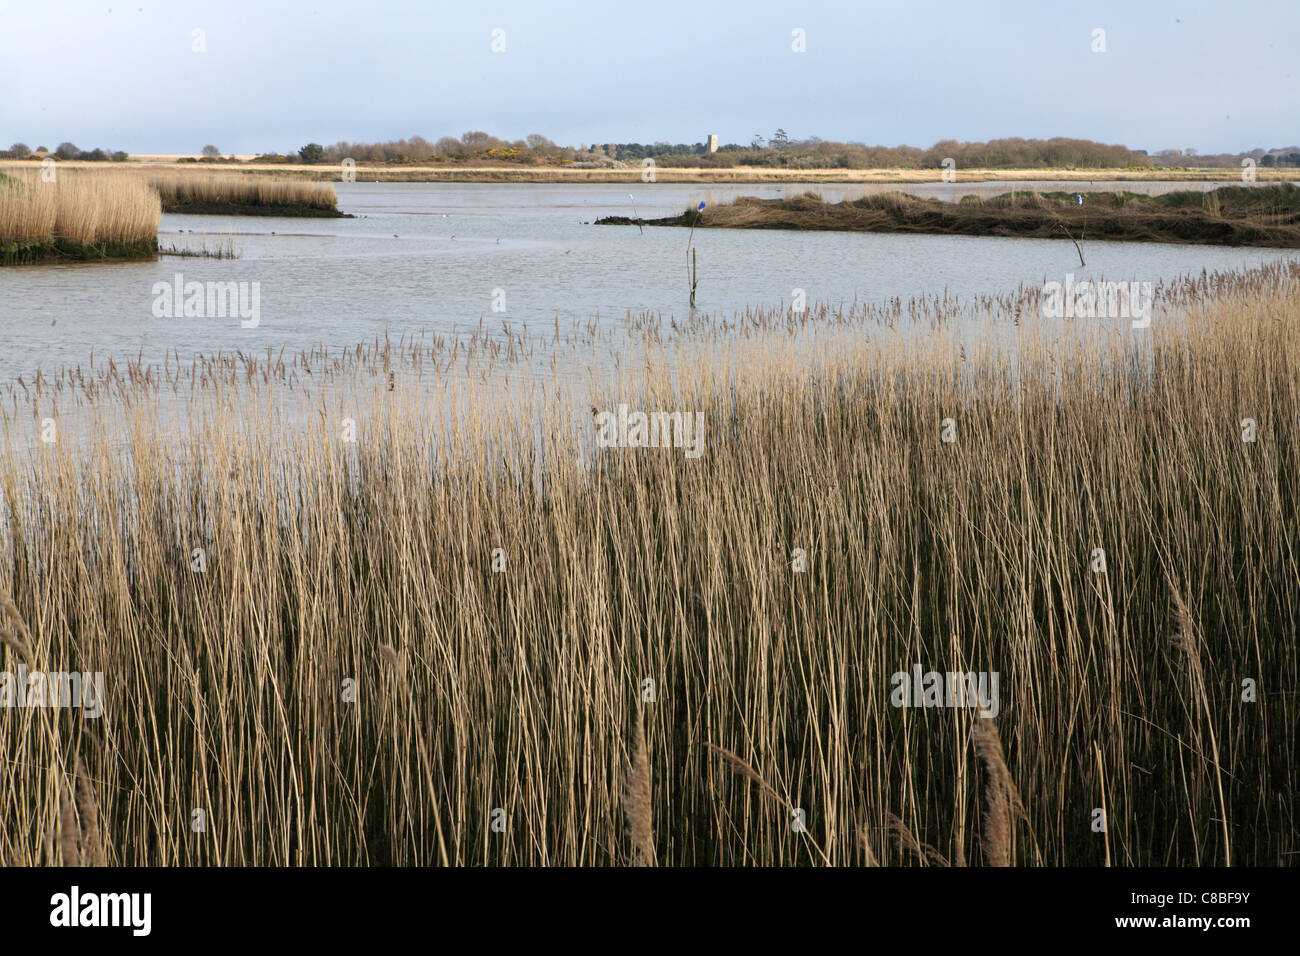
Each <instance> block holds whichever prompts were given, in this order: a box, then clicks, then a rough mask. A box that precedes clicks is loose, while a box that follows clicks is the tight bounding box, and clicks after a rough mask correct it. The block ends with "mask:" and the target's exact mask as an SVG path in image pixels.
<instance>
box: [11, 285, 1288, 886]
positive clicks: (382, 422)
mask: <svg viewBox="0 0 1300 956" xmlns="http://www.w3.org/2000/svg"><path fill="white" fill-rule="evenodd" d="M1298 298H1300V266H1296V265H1294V264H1292V265H1275V266H1270V267H1266V268H1263V269H1260V270H1256V271H1253V272H1249V273H1241V274H1227V275H1216V276H1203V277H1200V278H1197V279H1195V280H1189V281H1186V282H1182V283H1178V284H1175V285H1173V286H1167V287H1164V288H1163V289H1162V290H1161V292H1160V298H1159V312H1158V314H1157V318H1156V320H1155V321H1154V322H1153V323H1152V326H1151V328H1150V329H1148V330H1145V331H1141V330H1128V329H1124V330H1121V331H1119V332H1116V333H1114V334H1112V333H1110V332H1103V331H1102V330H1098V329H1096V328H1095V327H1093V326H1091V325H1088V324H1086V323H1083V322H1078V323H1074V324H1071V323H1065V324H1061V325H1056V326H1045V325H1043V324H1041V323H1039V322H1038V321H1037V320H1035V319H1033V318H1032V317H1033V316H1034V315H1035V309H1034V308H1033V306H1034V298H1033V296H1032V295H1031V294H1030V293H1029V292H1026V291H1024V290H1022V291H1021V292H1019V293H1016V294H1013V295H1010V296H1007V297H1003V298H1001V299H999V300H997V301H989V302H987V303H986V306H987V312H986V314H985V315H984V316H983V318H984V319H985V321H986V322H987V328H986V331H985V332H984V333H983V334H982V335H980V336H975V337H972V336H971V335H970V333H969V331H963V329H962V328H960V327H959V323H958V322H957V321H956V320H957V319H958V318H961V316H959V315H957V314H955V313H954V312H953V311H952V310H953V307H952V306H951V304H950V303H949V302H945V304H944V305H941V306H930V305H926V306H922V307H921V311H920V312H919V313H917V312H915V310H914V311H913V315H912V317H913V318H920V319H922V320H923V321H924V322H925V326H926V327H925V328H924V329H923V334H919V335H918V334H912V333H908V332H906V331H905V326H906V325H907V323H905V322H896V321H895V319H894V318H893V317H891V316H890V315H888V314H874V315H873V317H872V321H861V315H859V316H858V318H857V319H855V318H854V317H853V316H852V315H846V314H845V313H840V312H836V311H835V310H827V309H819V310H814V311H813V313H812V318H808V317H807V316H803V317H796V316H794V315H792V314H791V313H781V312H771V311H755V312H754V313H752V314H751V315H750V316H748V317H746V318H745V319H744V320H743V321H741V322H740V323H739V324H737V323H730V324H728V325H726V326H709V325H708V324H707V323H697V324H695V325H693V326H692V327H691V328H689V329H685V330H682V329H679V330H678V331H677V332H672V333H670V332H668V331H667V330H666V329H665V328H664V327H663V325H662V324H661V323H659V322H657V321H653V320H647V321H641V322H637V323H633V324H632V330H633V331H632V335H633V337H634V338H636V339H637V341H638V342H639V344H640V348H641V351H640V352H639V353H638V354H637V358H636V361H635V363H633V364H635V365H636V367H637V371H636V372H625V373H620V374H618V375H615V376H603V375H593V376H592V378H591V379H590V380H583V381H582V382H579V383H573V382H570V383H568V384H567V385H564V384H563V383H561V382H559V381H558V380H554V381H553V380H550V379H548V378H545V377H542V378H538V379H523V380H520V379H519V378H518V375H517V374H516V377H515V379H514V381H516V382H517V383H520V382H522V383H523V384H518V387H517V388H515V389H512V390H511V391H510V392H509V395H510V400H509V401H503V400H502V398H501V396H502V395H503V393H505V392H506V390H505V388H504V387H503V376H505V375H507V374H512V373H511V371H510V370H511V367H512V363H513V364H518V361H519V360H518V359H517V358H512V356H517V355H520V354H531V353H530V352H529V350H528V348H525V347H524V346H523V345H521V344H520V343H518V342H515V341H510V342H498V343H495V344H494V345H493V346H492V347H488V345H487V344H486V341H487V340H486V339H482V340H480V343H479V344H480V346H481V349H480V351H479V352H478V353H476V356H477V357H475V358H474V359H473V361H471V355H470V351H469V350H467V348H466V346H465V345H464V343H462V342H460V341H451V340H447V341H440V342H437V343H435V344H434V345H432V346H430V345H427V344H422V345H420V346H418V347H399V348H398V349H396V350H394V349H393V348H391V346H389V345H387V344H385V345H384V346H382V347H377V348H366V349H364V350H363V349H362V348H361V347H358V349H356V350H355V351H353V352H349V353H347V354H346V355H339V354H337V353H332V354H330V355H326V354H321V353H310V354H302V355H299V356H294V357H290V358H289V359H288V360H287V361H286V359H285V357H284V356H283V355H281V356H275V355H272V354H268V355H267V356H266V357H265V360H264V361H263V360H261V359H258V358H256V357H251V356H247V355H240V356H226V357H214V358H213V359H211V360H210V361H208V362H206V363H203V364H202V365H200V364H199V363H197V362H195V363H184V364H180V363H175V364H173V363H171V362H170V361H169V363H168V364H167V365H166V366H165V367H164V368H161V369H158V368H145V367H141V366H139V365H135V364H126V365H124V366H118V365H116V364H111V365H109V366H107V367H105V366H104V365H103V363H102V362H101V363H100V365H99V366H98V367H96V368H93V369H92V370H91V373H90V374H89V375H86V374H84V372H83V370H81V369H78V370H77V371H76V372H75V373H65V374H60V375H58V376H56V377H55V378H54V379H53V380H50V379H44V380H40V381H38V383H37V384H36V385H28V384H24V385H23V386H22V388H21V389H20V390H19V389H15V388H12V387H11V388H8V389H7V390H6V391H5V392H4V393H3V398H4V401H3V404H2V405H0V409H3V411H2V412H0V425H2V427H3V432H2V434H3V442H4V444H3V449H0V492H2V493H3V502H4V510H3V525H2V526H0V594H8V595H12V605H4V606H5V607H10V606H11V607H12V609H13V610H12V612H8V611H7V612H6V616H5V618H4V620H5V622H6V625H5V627H4V628H3V629H0V635H3V636H4V640H3V642H0V643H3V644H4V647H5V650H4V651H3V652H2V653H3V654H4V655H5V657H4V660H5V662H6V666H7V667H8V669H9V670H11V671H12V670H13V669H14V668H15V667H16V666H17V662H18V661H19V660H20V659H21V658H22V657H23V655H28V656H30V658H31V659H32V660H33V661H34V662H35V663H36V665H37V666H39V667H41V668H44V669H49V670H72V669H78V670H87V671H95V670H100V671H103V672H104V674H105V690H106V698H107V699H106V702H105V713H104V716H103V717H102V718H100V719H98V720H94V719H89V718H84V717H81V716H77V715H76V714H74V713H70V712H68V711H53V710H32V709H17V708H15V709H6V708H0V807H3V813H4V819H5V827H4V828H3V829H2V830H0V861H3V862H9V863H19V864H38V863H49V862H57V861H58V860H59V859H63V858H67V856H68V855H70V854H72V853H74V852H76V853H78V854H80V855H82V856H84V855H86V850H85V846H86V834H87V833H90V832H92V831H90V830H88V828H87V821H86V820H84V819H71V818H69V819H68V820H67V821H66V823H65V825H64V826H63V827H62V829H61V827H60V818H61V815H68V816H69V817H71V816H74V815H75V816H77V817H84V816H87V815H89V816H92V817H98V819H97V820H95V821H94V822H95V824H96V826H95V829H94V830H93V832H94V833H95V834H96V836H95V840H97V841H102V844H103V847H104V849H103V852H104V853H106V855H107V858H108V862H110V863H112V864H156V865H163V864H166V865H172V864H198V865H216V864H221V865H240V864H243V865H248V864H321V865H336V864H399V865H408V864H441V863H444V862H445V863H451V864H488V865H498V864H573V865H605V864H623V863H630V862H646V863H655V862H657V863H659V864H661V865H682V864H809V865H821V864H824V863H831V864H836V865H840V864H874V863H880V864H882V865H899V864H915V863H921V864H926V863H931V864H934V863H949V862H952V863H957V864H960V863H963V862H966V861H971V862H975V861H979V860H981V859H983V860H984V861H985V862H986V863H992V864H996V865H1001V864H1013V865H1014V864H1026V863H1042V864H1049V865H1056V864H1093V865H1100V864H1103V863H1110V862H1113V863H1116V864H1120V865H1164V864H1174V865H1186V864H1200V865H1215V864H1227V863H1229V862H1231V863H1232V864H1234V865H1239V864H1261V865H1276V864H1284V863H1288V862H1294V860H1295V854H1296V853H1297V852H1300V839H1298V838H1297V820H1296V816H1295V814H1296V807H1297V802H1296V796H1297V792H1296V781H1297V779H1300V775H1298V774H1297V769H1298V768H1297V756H1296V755H1297V752H1300V751H1298V748H1297V727H1300V719H1298V718H1300V707H1298V702H1297V696H1296V687H1297V686H1298V684H1300V656H1298V654H1297V646H1296V639H1295V634H1296V623H1297V620H1298V619H1300V564H1298V563H1297V559H1296V555H1295V553H1294V543H1295V542H1296V541H1300V518H1298V517H1297V515H1298V514H1300V509H1297V500H1296V499H1297V493H1296V492H1297V488H1296V476H1297V475H1300V451H1298V449H1300V445H1298V443H1297V438H1298V437H1300V426H1298V425H1297V423H1298V422H1300V332H1298V331H1297V326H1296V324H1295V310H1294V302H1296V301H1297V299H1298ZM914 305H915V304H914ZM894 315H895V316H897V313H894ZM901 318H902V319H906V318H907V314H906V311H904V314H903V315H902V316H901ZM876 319H879V320H880V322H879V323H877V322H876V321H875V320H876ZM892 325H897V326H898V328H892V327H891V326H892ZM961 325H963V326H964V325H966V323H961ZM556 336H557V337H558V336H559V330H558V327H557V330H556ZM484 357H486V358H488V359H490V361H492V362H495V363H497V365H496V369H495V371H490V370H488V369H487V368H486V367H485V366H486V364H487V363H486V362H481V361H480V359H482V358H484ZM528 382H532V383H533V386H534V387H525V386H526V383H528ZM290 386H292V389H291V388H290ZM619 402H628V403H629V404H631V405H632V407H634V408H645V409H669V410H672V409H681V410H684V411H685V410H690V411H701V412H703V413H704V416H705V421H706V423H707V431H706V438H707V442H706V445H707V447H706V450H705V452H704V454H703V456H702V457H700V458H698V459H687V458H686V457H685V456H684V455H683V454H682V452H681V451H680V450H668V449H619V448H597V447H594V444H593V426H592V424H591V421H590V412H589V411H588V409H589V408H591V407H596V408H612V407H614V406H615V405H616V404H617V403H619ZM575 409H580V411H578V412H576V413H575ZM45 418H51V419H54V420H55V421H56V422H58V423H60V425H61V426H63V430H62V431H61V432H60V434H61V435H63V436H64V437H62V438H60V440H59V441H58V442H57V443H54V444H42V443H41V442H40V441H39V439H38V438H37V434H38V431H39V428H40V426H41V424H42V420H43V419H45ZM945 418H951V419H953V420H954V422H955V423H956V440H955V441H953V442H945V441H943V440H941V434H942V429H941V425H940V423H941V421H942V420H943V419H945ZM1245 418H1251V419H1253V420H1254V421H1255V423H1256V424H1257V434H1256V438H1257V440H1256V441H1253V442H1244V441H1243V440H1242V435H1243V432H1242V425H1241V421H1242V419H1245ZM74 419H77V420H78V423H79V425H80V431H79V432H78V434H80V435H81V436H84V437H83V438H82V439H76V440H74V438H73V437H72V435H73V424H74ZM345 419H352V420H353V421H354V422H355V424H356V426H357V432H356V441H355V442H349V441H346V440H344V438H345V435H346V432H345V431H344V428H345V427H346V423H345ZM199 548H201V549H203V554H204V555H205V564H204V569H203V570H195V567H196V565H195V561H196V558H195V553H196V549H199ZM496 549H500V551H499V552H498V553H495V554H494V551H495V550H496ZM794 549H802V550H803V551H804V552H806V558H807V568H806V570H804V571H797V570H795V568H794V567H792V563H793V562H792V552H793V551H794ZM1096 549H1104V551H1105V560H1106V565H1105V570H1104V571H1102V572H1098V571H1095V570H1093V565H1094V561H1093V556H1094V554H1095V551H1096ZM502 560H504V564H501V561H502ZM494 568H503V570H494ZM15 622H16V623H15ZM1175 635H1177V639H1174V638H1175ZM19 645H21V647H22V650H19V649H16V648H17V647H18V646H19ZM918 664H919V665H921V666H923V667H924V668H925V669H927V670H928V669H935V670H961V671H997V672H999V673H1000V675H1001V713H1000V715H999V716H998V718H997V728H996V730H994V728H993V727H992V726H990V725H988V724H987V723H986V722H984V721H982V720H981V718H980V717H979V716H978V715H977V712H976V711H974V710H970V709H965V708H956V709H909V708H896V707H893V706H891V704H890V700H889V698H890V691H891V681H890V676H891V674H893V673H894V672H897V671H908V670H909V669H910V668H911V667H913V666H914V665H918ZM1247 679H1249V680H1253V681H1255V682H1256V683H1257V685H1258V697H1257V699H1255V700H1254V701H1253V702H1249V701H1247V700H1244V699H1243V681H1245V680H1247ZM647 681H649V682H650V683H647ZM78 761H80V763H81V766H82V768H83V770H82V772H81V773H80V774H79V773H78V770H77V767H78ZM83 777H84V778H85V779H86V781H87V783H88V786H89V787H91V788H93V794H94V797H95V799H94V800H86V801H83V802H82V803H81V804H78V803H77V801H74V800H72V799H71V794H72V793H74V791H75V787H76V785H77V781H79V780H81V779H82V778H83ZM1099 808H1102V809H1104V810H1105V827H1104V829H1101V830H1099V829H1096V827H1095V822H1096V820H1097V815H1096V812H1095V811H1096V810H1097V809H1099ZM196 810H202V811H203V816H204V818H205V822H206V826H205V829H204V830H203V832H195V831H194V829H193V828H192V821H194V820H195V819H196V817H195V811H196ZM799 810H802V811H803V814H802V819H803V820H805V821H806V826H805V827H804V828H803V829H802V830H801V829H799V828H798V827H795V826H793V825H792V822H793V821H794V820H795V819H798V818H799V817H798V815H797V814H796V811H799ZM74 826H75V832H76V833H78V834H80V835H81V844H80V849H74V845H70V847H69V849H68V850H67V851H66V853H65V852H64V851H61V850H60V849H59V848H58V841H57V840H54V839H51V838H49V837H50V835H51V834H58V833H72V832H74ZM92 842H93V841H92Z"/></svg>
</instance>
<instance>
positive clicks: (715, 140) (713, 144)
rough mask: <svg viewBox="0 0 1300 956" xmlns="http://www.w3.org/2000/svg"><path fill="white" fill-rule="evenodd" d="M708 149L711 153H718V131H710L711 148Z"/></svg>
mask: <svg viewBox="0 0 1300 956" xmlns="http://www.w3.org/2000/svg"><path fill="white" fill-rule="evenodd" d="M708 151H709V152H710V153H716V152H717V151H718V134H717V133H710V134H709V150H708Z"/></svg>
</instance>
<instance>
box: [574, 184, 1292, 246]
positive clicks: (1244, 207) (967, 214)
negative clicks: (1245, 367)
mask: <svg viewBox="0 0 1300 956" xmlns="http://www.w3.org/2000/svg"><path fill="white" fill-rule="evenodd" d="M636 222H638V220H633V219H629V218H627V217H623V216H612V217H608V218H605V219H600V220H597V223H596V224H597V225H632V224H635V223H636ZM641 224H642V225H646V226H690V225H693V224H694V225H697V226H698V227H699V228H702V229H703V228H717V229H794V230H832V231H843V232H903V233H941V234H943V233H947V234H952V235H966V236H1017V237H1025V238H1038V239H1047V238H1056V239H1060V238H1064V237H1067V236H1069V237H1072V238H1075V239H1078V240H1081V241H1086V240H1088V239H1113V240H1126V241H1133V242H1176V243H1211V244H1218V245H1233V246H1273V247H1282V248H1297V247H1300V187H1296V186H1294V185H1292V184H1289V183H1284V184H1278V185H1272V186H1257V187H1244V186H1224V187H1221V188H1219V189H1215V190H1212V191H1210V192H1191V191H1181V192H1171V193H1165V194H1163V195H1158V196H1147V195H1142V194H1140V193H1132V192H1100V193H1089V194H1088V195H1087V196H1086V197H1085V201H1084V202H1083V203H1082V204H1080V203H1078V202H1077V200H1076V198H1075V195H1074V194H1072V193H1034V192H1014V193H1007V194H1004V195H1001V196H994V197H992V198H987V199H985V198H981V197H977V196H967V197H963V199H962V200H961V201H960V202H945V201H943V200H939V199H930V198H920V197H916V196H911V195H907V194H905V193H896V192H890V193H879V194H875V195H869V196H864V197H862V198H860V199H852V200H845V201H843V202H838V203H827V202H824V201H823V200H822V199H821V198H819V197H818V196H816V195H814V194H811V193H808V194H805V195H802V196H797V197H794V198H791V199H757V198H753V197H741V198H739V199H737V200H736V201H735V202H733V203H728V204H722V205H715V206H711V207H709V208H708V209H707V210H706V211H705V212H704V213H703V214H702V215H699V216H698V217H697V215H696V212H695V210H694V209H688V210H687V211H686V212H685V213H683V214H682V215H680V216H671V217H668V218H664V219H647V220H643V221H641Z"/></svg>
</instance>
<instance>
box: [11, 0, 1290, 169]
mask: <svg viewBox="0 0 1300 956" xmlns="http://www.w3.org/2000/svg"><path fill="white" fill-rule="evenodd" d="M1097 28H1101V29H1103V30H1105V46H1106V50H1105V52H1104V53H1098V52H1093V51H1092V47H1093V46H1094V39H1093V31H1094V30H1095V29H1097ZM196 29H199V30H203V31H204V34H203V39H204V44H205V46H206V52H201V53H200V52H195V51H194V49H193V47H194V45H195V42H194V34H193V31H194V30H196ZM496 29H500V30H503V31H504V44H505V50H504V52H493V50H492V45H493V31H494V30H496ZM796 29H799V30H803V31H804V35H805V37H806V51H805V52H795V51H794V49H792V46H793V45H794V43H795V41H794V39H793V31H795V30H796ZM1297 89H1300V2H1298V0H1254V2H1250V3H1242V2H1209V0H1205V2H1186V0H1185V2H1163V0H1156V2H1145V0H1142V2H1139V0H1127V2H1086V3H1062V2H1057V0H1037V2H1018V0H1008V2H1000V3H999V2H988V3H978V2H970V3H961V2H939V0H929V2H923V0H907V2H876V0H871V2H858V3H852V2H816V0H807V2H776V0H743V2H741V0H737V2H718V3H713V2H708V0H693V2H678V0H656V2H653V3H636V2H620V3H594V2H543V0H534V2H522V3H492V2H462V3H443V2H437V0H430V2H423V3H420V2H384V0H372V2H364V3H362V2H356V3H353V2H332V0H315V2H310V0H308V2H297V0H290V2H282V3H276V2H273V0H265V2H243V0H228V2H220V3H214V2H198V0H195V2H169V3H157V2H148V0H132V2H128V3H121V2H120V0H99V2H97V3H83V2H76V0H40V2H14V0H0V148H2V147H3V146H8V145H9V143H11V142H13V141H15V140H21V141H23V142H25V143H27V144H28V145H29V146H32V147H35V146H40V145H44V146H49V147H50V148H53V147H54V146H55V145H57V143H58V142H61V141H63V140H70V141H72V142H74V143H76V144H77V145H78V146H81V147H82V148H92V147H96V146H103V147H106V148H112V149H125V150H128V151H131V152H146V153H148V152H160V153H171V152H197V151H198V150H199V149H200V148H201V147H202V146H203V145H204V144H206V143H213V144H215V145H217V146H218V147H219V148H220V149H222V150H223V151H226V152H238V153H251V152H262V151H267V150H279V151H289V150H295V149H297V148H298V147H299V146H301V145H303V144H304V143H306V142H309V141H315V142H319V143H323V144H328V143H333V142H336V141H338V140H341V139H346V140H352V141H373V140H387V139H395V138H400V137H406V136H411V135H415V134H419V135H422V136H425V137H427V138H429V139H437V138H438V137H439V136H444V135H455V136H459V135H460V134H461V133H463V132H464V131H466V130H469V129H482V130H486V131H487V132H489V133H492V134H493V135H496V136H501V137H503V138H508V139H518V138H522V137H523V136H525V135H526V134H528V133H534V132H536V133H542V134H544V135H547V136H550V137H551V138H552V139H554V140H555V141H556V142H558V143H561V144H565V145H567V144H569V143H575V144H576V143H580V142H610V141H613V142H633V141H637V142H653V141H656V140H667V141H669V142H692V143H693V142H698V141H700V140H702V139H703V138H704V137H705V135H707V134H708V133H710V132H715V133H717V134H718V135H719V138H720V140H721V141H722V142H724V143H726V142H742V143H747V142H749V140H750V139H751V138H752V137H753V135H754V134H755V133H761V134H762V135H763V136H765V137H766V136H771V134H772V132H773V131H774V130H775V129H776V128H777V127H782V128H784V129H786V130H787V131H788V132H789V134H790V135H791V136H792V137H794V138H803V137H807V136H812V135H816V136H821V137H823V138H824V139H838V140H855V141H861V142H866V143H869V144H872V145H875V144H882V145H887V146H896V145H899V144H902V143H906V144H909V145H913V146H922V147H924V146H930V145H931V144H933V143H934V142H936V141H937V140H940V139H947V138H955V139H962V140H987V139H992V138H996V137H1002V136H1024V137H1033V138H1045V137H1050V136H1076V137H1081V138H1085V139H1093V140H1099V141H1103V142H1111V143H1123V144H1125V145H1128V146H1131V147H1134V148H1138V149H1148V150H1152V151H1154V150H1157V149H1163V148H1167V147H1177V148H1187V147H1193V148H1195V149H1197V150H1198V151H1200V152H1203V153H1211V152H1230V151H1231V152H1235V151H1238V150H1245V149H1251V148H1253V147H1257V146H1262V147H1276V146H1287V145H1292V144H1295V143H1297V142H1300V95H1297Z"/></svg>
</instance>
